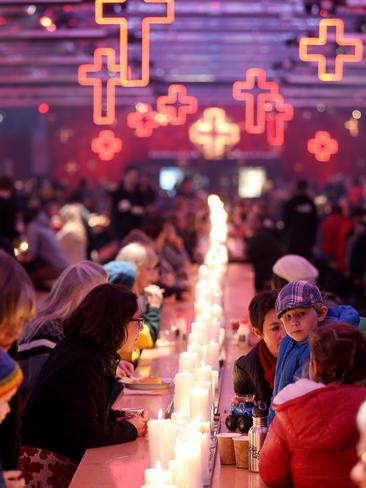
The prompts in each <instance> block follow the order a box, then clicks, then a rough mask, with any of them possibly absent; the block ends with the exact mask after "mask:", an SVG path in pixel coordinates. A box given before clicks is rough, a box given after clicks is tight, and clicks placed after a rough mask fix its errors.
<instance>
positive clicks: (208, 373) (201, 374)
mask: <svg viewBox="0 0 366 488" xmlns="http://www.w3.org/2000/svg"><path fill="white" fill-rule="evenodd" d="M194 379H195V381H212V367H211V366H210V365H209V364H204V363H203V364H202V363H201V366H196V367H195V368H194Z"/></svg>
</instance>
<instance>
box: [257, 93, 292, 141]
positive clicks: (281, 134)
mask: <svg viewBox="0 0 366 488" xmlns="http://www.w3.org/2000/svg"><path fill="white" fill-rule="evenodd" d="M264 110H265V111H266V120H267V140H268V143H269V144H271V146H282V145H283V143H284V139H285V122H286V121H289V120H292V119H293V118H294V109H293V107H292V105H290V104H287V103H284V99H283V96H282V95H273V96H272V97H271V100H270V102H268V103H266V104H265V105H264Z"/></svg>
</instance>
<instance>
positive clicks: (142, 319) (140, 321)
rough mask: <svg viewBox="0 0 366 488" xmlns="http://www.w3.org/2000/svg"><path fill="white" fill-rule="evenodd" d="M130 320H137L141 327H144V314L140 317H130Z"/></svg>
mask: <svg viewBox="0 0 366 488" xmlns="http://www.w3.org/2000/svg"><path fill="white" fill-rule="evenodd" d="M129 322H137V323H138V326H139V327H142V326H143V325H144V317H143V315H140V316H139V317H135V318H133V319H130V320H129Z"/></svg>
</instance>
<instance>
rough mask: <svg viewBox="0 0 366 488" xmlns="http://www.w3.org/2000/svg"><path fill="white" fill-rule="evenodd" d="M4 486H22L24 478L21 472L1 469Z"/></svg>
mask: <svg viewBox="0 0 366 488" xmlns="http://www.w3.org/2000/svg"><path fill="white" fill-rule="evenodd" d="M3 476H4V480H5V486H6V488H24V487H25V479H24V478H23V473H22V472H21V471H19V470H16V471H15V470H14V471H3Z"/></svg>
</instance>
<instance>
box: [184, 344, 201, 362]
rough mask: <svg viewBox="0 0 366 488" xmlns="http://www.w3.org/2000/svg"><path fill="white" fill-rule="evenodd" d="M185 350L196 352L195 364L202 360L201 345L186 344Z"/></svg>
mask: <svg viewBox="0 0 366 488" xmlns="http://www.w3.org/2000/svg"><path fill="white" fill-rule="evenodd" d="M187 351H188V352H194V353H196V355H197V362H196V364H200V363H201V361H202V355H203V351H202V346H192V345H188V346H187Z"/></svg>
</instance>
